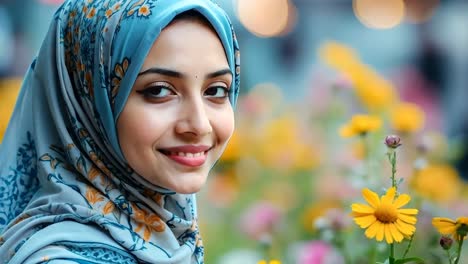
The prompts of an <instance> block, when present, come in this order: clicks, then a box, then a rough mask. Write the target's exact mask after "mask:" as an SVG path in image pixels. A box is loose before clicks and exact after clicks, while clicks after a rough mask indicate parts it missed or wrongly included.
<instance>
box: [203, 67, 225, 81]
mask: <svg viewBox="0 0 468 264" xmlns="http://www.w3.org/2000/svg"><path fill="white" fill-rule="evenodd" d="M225 74H230V75H232V72H231V70H230V69H227V68H226V69H222V70H219V71H215V72H212V73H208V74H207V75H205V78H206V79H211V78H215V77H218V76H222V75H225Z"/></svg>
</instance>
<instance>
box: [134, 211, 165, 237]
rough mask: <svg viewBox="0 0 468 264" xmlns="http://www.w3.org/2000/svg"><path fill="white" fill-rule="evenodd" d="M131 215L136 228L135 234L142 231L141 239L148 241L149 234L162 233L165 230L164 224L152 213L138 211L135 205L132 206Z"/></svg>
mask: <svg viewBox="0 0 468 264" xmlns="http://www.w3.org/2000/svg"><path fill="white" fill-rule="evenodd" d="M132 208H133V214H134V216H135V221H136V222H137V226H136V228H135V232H140V231H143V239H144V240H145V241H149V239H150V237H151V232H152V231H155V232H163V231H164V230H165V229H166V226H165V224H164V222H163V221H162V220H161V218H159V216H157V215H156V214H154V213H148V212H146V211H145V210H144V209H140V208H138V207H137V206H135V205H132Z"/></svg>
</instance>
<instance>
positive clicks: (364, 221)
mask: <svg viewBox="0 0 468 264" xmlns="http://www.w3.org/2000/svg"><path fill="white" fill-rule="evenodd" d="M375 221H377V218H375V216H374V215H367V216H362V217H355V218H354V222H356V224H357V225H358V226H359V227H361V228H367V227H368V226H370V225H371V224H373V223H374V222H375Z"/></svg>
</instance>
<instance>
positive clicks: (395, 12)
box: [353, 0, 405, 29]
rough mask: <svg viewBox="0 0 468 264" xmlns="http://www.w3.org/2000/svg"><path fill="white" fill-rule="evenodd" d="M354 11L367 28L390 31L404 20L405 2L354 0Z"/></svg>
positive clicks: (394, 0)
mask: <svg viewBox="0 0 468 264" xmlns="http://www.w3.org/2000/svg"><path fill="white" fill-rule="evenodd" d="M353 10H354V14H355V15H356V17H357V18H358V19H359V21H361V23H362V24H364V25H365V26H367V27H370V28H377V29H389V28H393V27H395V26H397V25H398V24H400V23H401V21H402V20H403V17H404V15H405V4H404V2H403V0H353Z"/></svg>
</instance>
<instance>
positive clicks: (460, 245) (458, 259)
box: [454, 237, 464, 264]
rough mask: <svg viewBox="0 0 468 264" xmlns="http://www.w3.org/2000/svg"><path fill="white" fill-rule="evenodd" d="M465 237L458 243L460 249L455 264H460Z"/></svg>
mask: <svg viewBox="0 0 468 264" xmlns="http://www.w3.org/2000/svg"><path fill="white" fill-rule="evenodd" d="M463 240H464V239H463V237H462V238H461V239H460V241H459V242H458V249H457V258H456V259H455V263H454V264H458V261H460V255H461V249H462V245H463Z"/></svg>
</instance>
